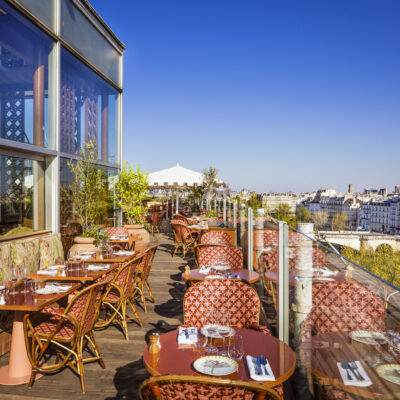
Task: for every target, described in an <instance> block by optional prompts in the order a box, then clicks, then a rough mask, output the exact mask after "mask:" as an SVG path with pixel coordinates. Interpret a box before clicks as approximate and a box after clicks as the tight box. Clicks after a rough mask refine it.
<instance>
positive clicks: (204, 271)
mask: <svg viewBox="0 0 400 400" xmlns="http://www.w3.org/2000/svg"><path fill="white" fill-rule="evenodd" d="M210 271H211V267H209V266H207V265H203V266H202V267H201V268H200V269H199V272H200V273H201V274H204V275H207V274H209V273H210Z"/></svg>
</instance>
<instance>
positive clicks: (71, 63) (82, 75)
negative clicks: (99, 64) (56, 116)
mask: <svg viewBox="0 0 400 400" xmlns="http://www.w3.org/2000/svg"><path fill="white" fill-rule="evenodd" d="M117 100H118V92H117V91H116V90H115V89H114V88H112V87H111V86H110V85H108V84H107V83H106V82H104V81H103V80H102V79H101V78H99V77H98V76H97V75H96V74H95V73H94V72H93V71H91V70H90V69H89V68H88V67H86V66H84V65H83V64H82V63H81V62H80V61H78V60H77V59H76V58H75V57H73V56H72V55H71V54H70V53H69V52H68V51H67V50H65V49H61V102H60V105H61V110H60V111H61V112H60V115H61V141H60V150H61V151H62V152H63V153H69V154H77V153H78V151H79V148H80V147H81V146H82V145H84V143H85V142H88V141H90V140H95V141H96V142H97V145H98V148H99V159H100V160H102V161H104V162H109V163H113V164H115V163H117V162H118V161H119V160H118V158H117V147H118V146H117V132H118V126H117V122H118V121H117V119H116V115H118V112H117V104H118V102H117Z"/></svg>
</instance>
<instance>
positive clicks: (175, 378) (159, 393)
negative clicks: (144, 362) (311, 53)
mask: <svg viewBox="0 0 400 400" xmlns="http://www.w3.org/2000/svg"><path fill="white" fill-rule="evenodd" d="M139 394H140V399H141V400H175V399H176V400H177V399H191V400H205V399H210V400H211V399H229V400H262V399H265V400H280V397H279V395H278V393H277V392H276V391H275V390H274V389H271V388H269V387H268V386H265V385H262V384H260V383H254V382H243V381H233V380H230V379H220V378H211V377H206V376H184V375H165V376H153V377H151V378H150V379H146V380H145V381H144V382H143V383H142V384H141V385H140V388H139Z"/></svg>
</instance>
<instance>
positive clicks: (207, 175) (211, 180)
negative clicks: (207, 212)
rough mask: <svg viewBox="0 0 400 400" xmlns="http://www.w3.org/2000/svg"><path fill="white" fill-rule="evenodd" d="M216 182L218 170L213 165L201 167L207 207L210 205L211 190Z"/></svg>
mask: <svg viewBox="0 0 400 400" xmlns="http://www.w3.org/2000/svg"><path fill="white" fill-rule="evenodd" d="M217 183H218V170H217V169H216V168H214V167H210V168H208V169H203V187H204V190H205V191H206V193H207V209H208V208H209V207H210V199H211V192H212V190H213V189H214V188H215V187H216V186H217Z"/></svg>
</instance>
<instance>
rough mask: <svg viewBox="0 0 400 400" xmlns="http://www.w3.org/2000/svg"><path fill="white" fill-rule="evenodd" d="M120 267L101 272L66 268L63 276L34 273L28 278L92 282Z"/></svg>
mask: <svg viewBox="0 0 400 400" xmlns="http://www.w3.org/2000/svg"><path fill="white" fill-rule="evenodd" d="M117 267H118V264H112V265H110V268H108V269H104V270H99V271H88V270H87V269H85V268H82V267H80V268H79V269H77V268H64V269H63V271H64V272H65V276H64V274H62V275H58V276H57V275H42V274H38V273H32V274H30V275H29V276H28V277H29V279H37V280H53V281H80V282H92V281H95V280H96V279H98V278H100V277H101V276H103V275H106V274H108V273H110V272H112V271H114V270H115V269H116V268H117Z"/></svg>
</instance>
